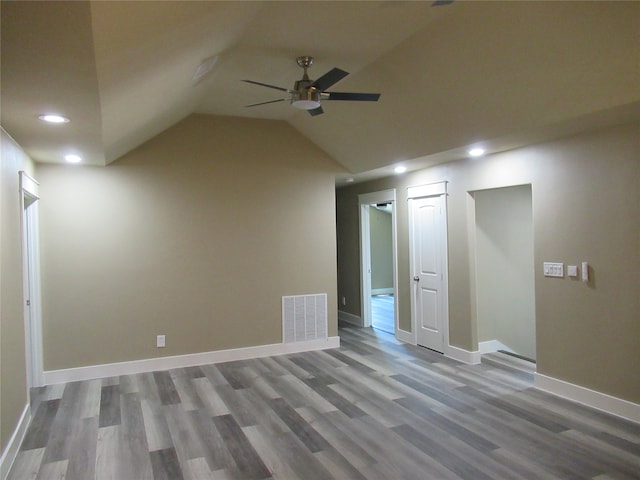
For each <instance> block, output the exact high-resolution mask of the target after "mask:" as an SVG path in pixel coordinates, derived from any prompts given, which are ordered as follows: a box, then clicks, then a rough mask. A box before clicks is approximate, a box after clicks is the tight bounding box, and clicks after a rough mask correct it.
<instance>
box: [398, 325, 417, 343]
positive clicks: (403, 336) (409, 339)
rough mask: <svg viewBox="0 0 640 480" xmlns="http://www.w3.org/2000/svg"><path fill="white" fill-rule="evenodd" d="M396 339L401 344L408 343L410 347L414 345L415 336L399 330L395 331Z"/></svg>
mask: <svg viewBox="0 0 640 480" xmlns="http://www.w3.org/2000/svg"><path fill="white" fill-rule="evenodd" d="M396 338H397V339H398V340H400V341H401V342H405V343H409V344H411V345H415V344H416V336H415V335H414V334H413V332H408V331H406V330H402V329H400V328H399V329H398V330H396Z"/></svg>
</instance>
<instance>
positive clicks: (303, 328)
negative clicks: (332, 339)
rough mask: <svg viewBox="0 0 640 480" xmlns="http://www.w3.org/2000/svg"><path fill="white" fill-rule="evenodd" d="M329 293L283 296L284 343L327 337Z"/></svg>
mask: <svg viewBox="0 0 640 480" xmlns="http://www.w3.org/2000/svg"><path fill="white" fill-rule="evenodd" d="M327 336H328V333H327V294H326V293H319V294H316V295H295V296H288V297H282V339H283V340H282V341H283V343H292V342H304V341H305V340H320V339H326V338H327Z"/></svg>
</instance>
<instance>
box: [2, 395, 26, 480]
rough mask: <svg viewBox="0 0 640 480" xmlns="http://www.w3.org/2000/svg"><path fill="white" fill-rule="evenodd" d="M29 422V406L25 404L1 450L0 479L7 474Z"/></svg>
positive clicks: (4, 477) (3, 479)
mask: <svg viewBox="0 0 640 480" xmlns="http://www.w3.org/2000/svg"><path fill="white" fill-rule="evenodd" d="M30 423H31V408H30V406H29V405H25V406H24V410H22V415H21V416H20V420H18V425H16V428H15V430H14V431H13V434H12V435H11V438H10V439H9V442H7V447H6V448H5V449H4V452H2V456H1V457H0V479H2V480H5V479H6V478H7V476H8V475H9V471H10V470H11V467H12V466H13V462H14V461H15V459H16V457H17V456H18V452H19V451H20V445H22V441H23V440H24V436H25V435H26V433H27V428H29V424H30Z"/></svg>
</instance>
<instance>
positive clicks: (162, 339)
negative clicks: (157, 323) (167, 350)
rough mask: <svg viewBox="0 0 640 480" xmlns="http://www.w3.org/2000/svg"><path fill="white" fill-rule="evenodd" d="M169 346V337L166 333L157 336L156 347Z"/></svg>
mask: <svg viewBox="0 0 640 480" xmlns="http://www.w3.org/2000/svg"><path fill="white" fill-rule="evenodd" d="M166 346H167V337H166V335H158V336H157V337H156V347H158V348H164V347H166Z"/></svg>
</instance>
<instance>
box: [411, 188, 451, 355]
mask: <svg viewBox="0 0 640 480" xmlns="http://www.w3.org/2000/svg"><path fill="white" fill-rule="evenodd" d="M444 199H445V196H444V195H439V196H433V197H426V198H416V199H410V201H409V203H410V220H409V224H410V229H411V232H410V234H411V237H410V239H411V246H410V248H411V252H410V253H411V267H412V268H411V270H412V272H411V275H412V315H413V317H414V318H413V325H414V326H415V329H416V342H417V344H418V345H422V346H424V347H427V348H430V349H432V350H436V351H438V352H443V351H444V347H445V333H446V331H447V330H448V328H447V327H448V320H447V318H446V313H447V305H446V301H447V296H446V282H445V280H446V279H445V273H446V262H445V248H446V216H445V203H444Z"/></svg>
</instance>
